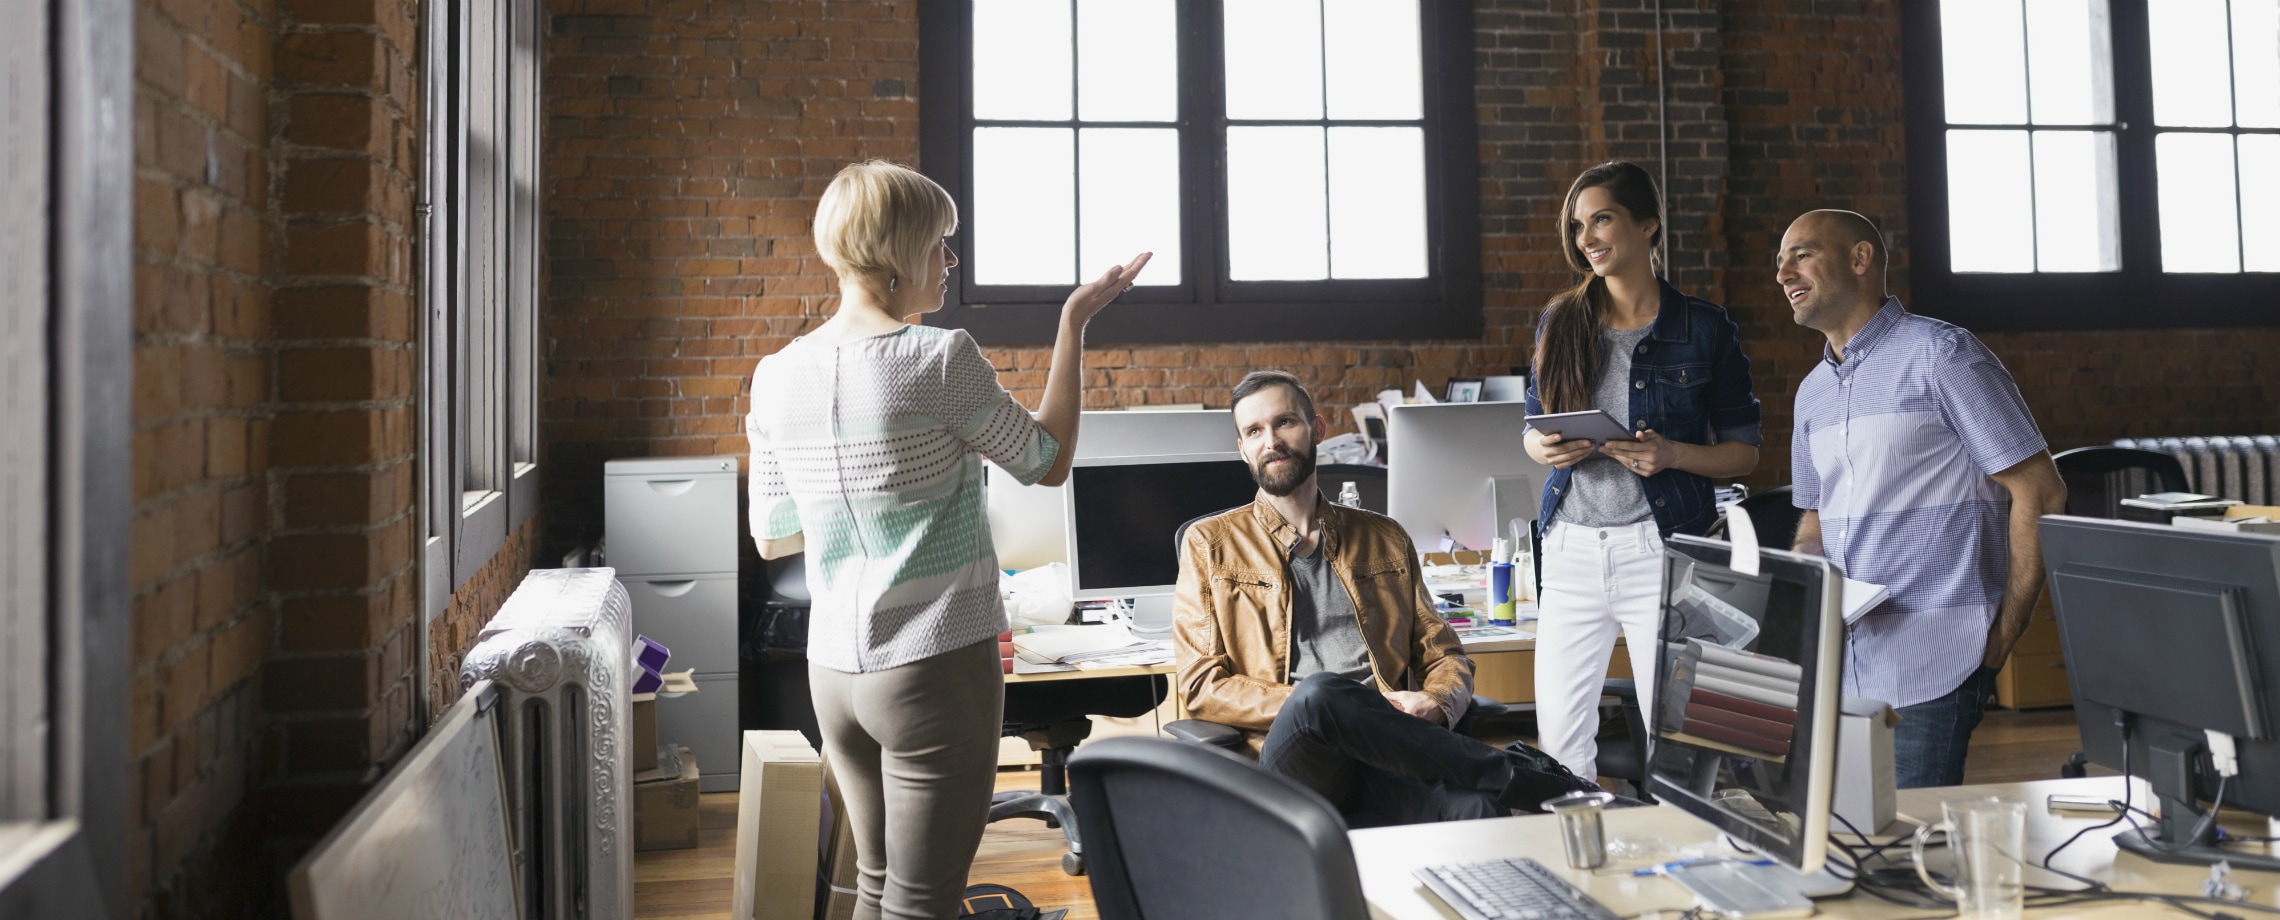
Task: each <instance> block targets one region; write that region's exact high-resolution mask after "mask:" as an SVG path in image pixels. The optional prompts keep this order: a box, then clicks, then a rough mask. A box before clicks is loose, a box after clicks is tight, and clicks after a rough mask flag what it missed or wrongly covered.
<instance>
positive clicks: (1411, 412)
mask: <svg viewBox="0 0 2280 920" xmlns="http://www.w3.org/2000/svg"><path fill="white" fill-rule="evenodd" d="M1390 416H1391V417H1390V418H1389V419H1388V421H1387V425H1386V432H1387V433H1386V479H1387V482H1386V515H1387V516H1388V517H1391V518H1393V519H1394V520H1396V521H1399V522H1400V523H1401V526H1402V529H1404V530H1407V531H1409V539H1410V541H1411V542H1414V543H1416V544H1417V549H1418V550H1419V551H1420V552H1428V553H1429V552H1433V551H1435V550H1437V549H1440V547H1441V537H1442V535H1443V534H1447V535H1448V536H1450V537H1453V538H1455V540H1456V541H1457V542H1458V543H1460V544H1463V545H1464V546H1465V548H1467V549H1476V550H1480V551H1483V552H1486V551H1487V550H1488V549H1489V546H1490V541H1491V540H1493V539H1495V538H1497V537H1502V536H1509V535H1510V534H1509V533H1508V531H1507V528H1508V527H1510V525H1511V520H1512V519H1513V518H1522V519H1525V520H1531V521H1532V520H1535V519H1536V508H1537V506H1538V504H1539V503H1540V501H1541V500H1542V497H1543V489H1544V480H1545V479H1546V478H1547V477H1549V476H1550V475H1551V471H1552V468H1551V467H1548V466H1545V465H1543V464H1541V463H1537V462H1536V460H1535V458H1533V457H1530V456H1528V445H1527V441H1526V432H1527V425H1528V407H1527V405H1526V404H1525V403H1440V404H1437V405H1430V406H1424V405H1418V406H1394V407H1392V410H1391V412H1390ZM1526 536H1527V532H1526V530H1525V529H1523V530H1522V532H1521V537H1522V538H1523V539H1524V538H1526Z"/></svg>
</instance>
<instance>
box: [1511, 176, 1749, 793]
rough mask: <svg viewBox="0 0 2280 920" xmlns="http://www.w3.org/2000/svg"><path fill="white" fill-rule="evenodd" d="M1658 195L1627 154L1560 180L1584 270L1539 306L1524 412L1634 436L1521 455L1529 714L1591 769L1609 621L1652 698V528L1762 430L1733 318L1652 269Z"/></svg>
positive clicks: (1666, 523)
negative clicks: (1530, 545)
mask: <svg viewBox="0 0 2280 920" xmlns="http://www.w3.org/2000/svg"><path fill="white" fill-rule="evenodd" d="M1660 201H1661V197H1660V196H1659V195H1657V194H1656V192H1655V183H1654V180H1653V179H1652V178H1650V177H1648V175H1647V172H1646V170H1644V169H1640V168H1639V167H1638V166H1637V165H1635V164H1632V163H1627V162H1622V161H1615V162H1609V163H1604V164H1601V165H1599V166H1594V167H1592V168H1590V169H1588V170H1585V171H1584V173H1583V175H1581V176H1579V177H1577V178H1576V180H1575V185H1573V186H1572V187H1570V188H1569V189H1568V194H1567V201H1566V203H1565V205H1564V206H1563V207H1562V208H1561V211H1560V213H1561V224H1562V225H1563V229H1564V232H1563V233H1562V239H1561V243H1562V245H1561V249H1562V250H1563V251H1564V252H1565V253H1566V254H1567V261H1568V265H1570V266H1572V267H1574V268H1575V270H1576V271H1577V272H1580V273H1582V274H1583V280H1582V281H1581V283H1579V284H1577V285H1576V286H1575V287H1574V288H1572V289H1570V290H1568V291H1566V292H1564V293H1562V294H1560V295H1559V296H1558V297H1555V298H1553V299H1552V301H1551V303H1550V304H1549V305H1548V306H1547V307H1546V308H1545V310H1544V317H1543V321H1542V322H1541V323H1540V324H1539V325H1538V327H1537V330H1536V359H1535V373H1534V374H1533V375H1531V376H1530V378H1529V384H1528V413H1529V414H1531V415H1537V414H1542V413H1545V412H1579V411H1584V410H1589V409H1601V410H1605V411H1606V412H1607V414H1609V415H1612V416H1614V417H1615V418H1616V420H1617V421H1620V422H1622V423H1623V424H1625V425H1627V426H1629V427H1630V428H1631V429H1632V431H1634V432H1635V433H1636V435H1637V438H1638V439H1637V440H1636V441H1609V442H1606V443H1594V442H1591V441H1581V440H1564V439H1562V438H1561V437H1560V436H1558V435H1555V434H1546V433H1543V432H1539V431H1535V430H1533V429H1531V430H1530V431H1529V432H1528V434H1527V442H1528V454H1529V455H1530V456H1532V457H1534V458H1536V460H1537V461H1539V462H1542V463H1544V464H1547V465H1549V466H1551V467H1552V474H1551V476H1550V477H1549V479H1548V480H1547V481H1546V482H1545V484H1544V496H1543V504H1542V507H1541V509H1540V510H1539V511H1538V512H1537V515H1536V517H1537V520H1538V521H1539V522H1541V524H1542V531H1543V537H1542V542H1543V547H1542V553H1543V556H1542V558H1543V573H1544V574H1543V579H1544V584H1543V592H1542V596H1541V597H1540V599H1539V607H1540V611H1541V615H1542V617H1543V619H1542V620H1541V621H1540V622H1539V623H1538V624H1537V627H1536V629H1537V632H1536V721H1537V725H1538V728H1539V730H1540V743H1541V746H1542V747H1543V749H1544V750H1545V751H1546V752H1547V753H1550V754H1551V755H1552V756H1553V757H1555V758H1558V759H1559V761H1560V763H1561V764H1563V765H1565V766H1566V767H1567V768H1568V769H1570V770H1573V771H1575V772H1576V774H1577V775H1578V776H1584V777H1591V776H1596V775H1597V773H1598V771H1597V769H1596V767H1595V766H1594V758H1595V757H1596V756H1597V754H1598V745H1597V744H1596V743H1594V741H1593V736H1594V735H1595V734H1597V732H1598V730H1599V720H1598V718H1597V715H1596V713H1597V710H1598V705H1599V696H1600V688H1601V681H1602V679H1603V678H1604V677H1605V676H1606V672H1605V666H1606V661H1607V656H1608V652H1609V651H1610V650H1611V649H1612V648H1613V647H1614V644H1615V635H1616V632H1617V631H1618V630H1620V631H1621V632H1622V634H1623V635H1624V636H1625V637H1626V638H1627V640H1628V645H1629V647H1630V651H1631V670H1632V673H1633V675H1634V676H1635V677H1636V678H1637V680H1638V682H1639V695H1640V698H1642V699H1651V698H1652V693H1653V690H1654V686H1653V684H1654V678H1655V647H1656V646H1655V631H1656V627H1657V619H1658V614H1659V610H1660V594H1661V591H1660V588H1661V585H1662V542H1663V538H1665V537H1667V536H1669V535H1670V534H1672V533H1674V532H1676V533H1689V534H1697V535H1699V534H1701V533H1702V532H1703V531H1704V530H1706V529H1707V528H1709V526H1710V522H1711V521H1713V520H1715V519H1716V518H1717V509H1716V508H1715V507H1713V506H1712V504H1711V498H1710V481H1711V480H1712V479H1713V478H1717V479H1733V478H1737V477H1740V476H1743V475H1747V474H1748V473H1749V472H1750V470H1751V469H1753V468H1755V467H1756V466H1757V460H1758V444H1759V443H1760V442H1762V441H1763V440H1764V438H1763V435H1762V434H1761V433H1760V431H1759V427H1758V423H1759V409H1758V401H1757V397H1756V396H1755V395H1754V394H1753V393H1752V392H1751V389H1750V359H1749V358H1748V357H1746V356H1744V355H1743V354H1742V350H1741V346H1740V343H1739V342H1738V341H1737V339H1738V330H1737V329H1736V328H1735V326H1734V321H1733V320H1731V319H1728V318H1727V316H1726V310H1725V308H1723V307H1720V306H1718V305H1717V304H1714V303H1711V302H1709V301H1707V300H1703V299H1702V298H1699V297H1691V296H1688V295H1686V294H1683V293H1680V292H1679V290H1678V289H1677V288H1674V287H1672V286H1670V284H1669V283H1667V282H1664V281H1662V280H1660V278H1658V277H1657V276H1658V275H1659V274H1660V270H1661V267H1662V266H1661V264H1660V263H1661V258H1660V252H1659V248H1660V244H1661V242H1662V234H1663V227H1662V208H1661V205H1660Z"/></svg>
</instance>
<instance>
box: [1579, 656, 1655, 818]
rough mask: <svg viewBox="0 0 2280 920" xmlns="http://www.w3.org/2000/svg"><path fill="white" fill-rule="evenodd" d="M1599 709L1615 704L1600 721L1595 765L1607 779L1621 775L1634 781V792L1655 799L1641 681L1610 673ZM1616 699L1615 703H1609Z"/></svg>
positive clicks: (1649, 799) (1644, 798)
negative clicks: (1649, 786) (1650, 789)
mask: <svg viewBox="0 0 2280 920" xmlns="http://www.w3.org/2000/svg"><path fill="white" fill-rule="evenodd" d="M1600 694H1601V706H1600V710H1601V712H1602V713H1605V712H1606V711H1607V710H1608V709H1609V708H1613V709H1614V710H1615V713H1614V714H1613V717H1612V718H1608V717H1605V716H1603V717H1602V718H1601V720H1600V724H1599V737H1598V738H1597V739H1595V740H1597V741H1598V743H1599V756H1598V757H1596V758H1593V760H1592V765H1593V767H1594V768H1595V769H1597V770H1598V771H1599V775H1600V777H1601V778H1604V779H1619V780H1622V781H1624V782H1626V783H1630V784H1631V788H1632V789H1633V790H1635V792H1634V794H1635V795H1636V796H1637V797H1638V798H1640V799H1643V800H1645V801H1649V802H1652V801H1654V800H1655V799H1654V796H1652V795H1649V794H1647V720H1646V715H1645V713H1644V712H1642V711H1641V710H1640V709H1639V684H1638V681H1635V680H1633V679H1631V678H1628V677H1610V678H1608V679H1607V683H1606V685H1605V686H1604V687H1603V688H1602V689H1601V690H1600ZM1608 700H1613V701H1614V702H1613V705H1612V707H1610V706H1609V705H1607V701H1608Z"/></svg>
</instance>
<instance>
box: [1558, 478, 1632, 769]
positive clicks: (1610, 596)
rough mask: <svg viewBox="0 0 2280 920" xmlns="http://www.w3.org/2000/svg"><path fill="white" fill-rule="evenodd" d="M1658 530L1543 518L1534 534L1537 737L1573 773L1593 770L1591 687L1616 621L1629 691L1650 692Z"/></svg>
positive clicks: (1600, 673)
mask: <svg viewBox="0 0 2280 920" xmlns="http://www.w3.org/2000/svg"><path fill="white" fill-rule="evenodd" d="M1662 548H1663V541H1662V537H1661V535H1659V534H1658V533H1657V532H1656V531H1655V522H1653V521H1642V522H1640V523H1637V524H1627V525H1624V526H1622V527H1578V526H1576V525H1573V524H1568V523H1565V522H1560V523H1555V524H1553V525H1552V529H1551V532H1550V533H1548V534H1546V535H1545V536H1544V590H1543V595H1542V596H1541V597H1540V598H1538V600H1537V607H1538V610H1539V612H1540V614H1541V615H1542V619H1541V620H1539V621H1538V622H1537V624H1536V727H1537V734H1538V746H1539V747H1542V748H1543V749H1544V753H1547V754H1550V755H1552V757H1553V758H1554V759H1557V760H1558V761H1559V762H1560V763H1561V764H1563V765H1565V766H1566V767H1567V768H1568V769H1570V770H1573V771H1575V775H1577V776H1581V777H1584V778H1586V779H1593V778H1597V777H1598V776H1599V769H1598V766H1597V764H1596V763H1595V759H1596V758H1597V757H1598V756H1599V743H1598V742H1597V741H1596V740H1594V738H1595V737H1596V736H1597V735H1598V734H1599V697H1600V692H1601V690H1602V689H1603V683H1602V682H1603V681H1605V680H1606V678H1607V659H1608V657H1609V652H1611V651H1612V650H1613V649H1614V647H1615V633H1616V630H1618V629H1620V630H1622V633H1623V636H1624V639H1625V643H1626V647H1628V648H1629V649H1630V650H1631V673H1632V675H1633V677H1634V679H1636V680H1637V681H1638V682H1639V701H1640V703H1641V704H1642V705H1648V704H1649V701H1651V700H1653V699H1654V674H1655V633H1656V630H1657V628H1658V627H1659V626H1660V623H1659V620H1660V613H1661V609H1662V565H1663V557H1662Z"/></svg>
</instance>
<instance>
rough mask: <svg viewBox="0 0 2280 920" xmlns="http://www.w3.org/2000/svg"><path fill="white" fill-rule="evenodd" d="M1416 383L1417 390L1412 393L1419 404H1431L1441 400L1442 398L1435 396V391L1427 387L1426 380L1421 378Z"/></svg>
mask: <svg viewBox="0 0 2280 920" xmlns="http://www.w3.org/2000/svg"><path fill="white" fill-rule="evenodd" d="M1416 383H1417V389H1416V392H1415V393H1414V394H1412V395H1413V397H1414V398H1415V399H1416V400H1417V404H1418V405H1420V406H1430V405H1434V404H1436V403H1439V402H1440V400H1438V399H1434V398H1433V392H1432V391H1431V390H1427V389H1425V381H1423V380H1419V381H1416Z"/></svg>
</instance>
